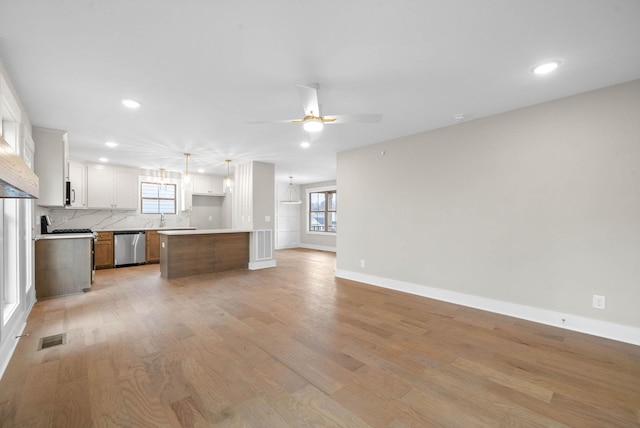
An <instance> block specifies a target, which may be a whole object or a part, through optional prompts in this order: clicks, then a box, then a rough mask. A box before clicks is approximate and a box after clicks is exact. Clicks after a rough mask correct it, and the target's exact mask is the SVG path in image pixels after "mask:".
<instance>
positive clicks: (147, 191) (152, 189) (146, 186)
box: [140, 183, 159, 198]
mask: <svg viewBox="0 0 640 428" xmlns="http://www.w3.org/2000/svg"><path fill="white" fill-rule="evenodd" d="M158 187H159V186H158V185H157V184H155V183H142V186H141V187H140V194H141V195H142V197H143V198H157V197H158Z"/></svg>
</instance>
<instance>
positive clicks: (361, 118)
mask: <svg viewBox="0 0 640 428" xmlns="http://www.w3.org/2000/svg"><path fill="white" fill-rule="evenodd" d="M324 119H325V120H328V119H334V122H333V123H378V122H380V121H381V120H382V114H337V115H335V114H334V115H331V116H324Z"/></svg>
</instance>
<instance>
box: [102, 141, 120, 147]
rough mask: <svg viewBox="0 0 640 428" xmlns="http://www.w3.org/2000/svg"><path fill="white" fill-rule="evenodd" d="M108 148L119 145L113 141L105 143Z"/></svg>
mask: <svg viewBox="0 0 640 428" xmlns="http://www.w3.org/2000/svg"><path fill="white" fill-rule="evenodd" d="M104 144H105V145H106V146H107V147H117V146H118V143H115V142H113V141H107V142H106V143H104Z"/></svg>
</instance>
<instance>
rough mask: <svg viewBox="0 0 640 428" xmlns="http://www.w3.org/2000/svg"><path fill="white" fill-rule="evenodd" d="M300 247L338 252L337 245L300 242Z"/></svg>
mask: <svg viewBox="0 0 640 428" xmlns="http://www.w3.org/2000/svg"><path fill="white" fill-rule="evenodd" d="M298 247H299V248H308V249H309V250H319V251H330V252H332V253H335V252H336V247H328V246H326V245H314V244H300V245H299V246H298Z"/></svg>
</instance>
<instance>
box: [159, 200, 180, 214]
mask: <svg viewBox="0 0 640 428" xmlns="http://www.w3.org/2000/svg"><path fill="white" fill-rule="evenodd" d="M158 202H159V210H160V212H161V213H165V214H175V213H176V204H175V201H174V200H172V199H160V200H159V201H158Z"/></svg>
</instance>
